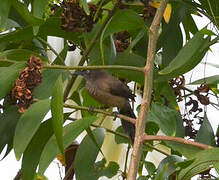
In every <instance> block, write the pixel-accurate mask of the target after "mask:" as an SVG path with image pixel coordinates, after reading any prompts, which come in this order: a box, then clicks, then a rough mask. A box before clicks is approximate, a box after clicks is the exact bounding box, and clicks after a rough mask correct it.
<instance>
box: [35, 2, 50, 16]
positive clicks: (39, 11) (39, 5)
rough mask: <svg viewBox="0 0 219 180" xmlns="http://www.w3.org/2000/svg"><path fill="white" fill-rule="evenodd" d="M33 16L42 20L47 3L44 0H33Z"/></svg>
mask: <svg viewBox="0 0 219 180" xmlns="http://www.w3.org/2000/svg"><path fill="white" fill-rule="evenodd" d="M32 4H33V15H34V16H35V17H37V18H40V19H42V18H43V15H44V13H45V11H46V7H47V5H48V1H45V0H34V1H33V3H32Z"/></svg>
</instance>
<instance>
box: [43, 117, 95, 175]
mask: <svg viewBox="0 0 219 180" xmlns="http://www.w3.org/2000/svg"><path fill="white" fill-rule="evenodd" d="M96 119H97V118H96V117H95V116H93V117H88V118H83V119H80V120H77V121H75V122H73V123H70V124H68V125H66V126H65V127H64V129H63V134H64V136H63V140H64V148H67V147H68V146H69V145H70V144H72V143H73V141H74V140H75V139H76V138H77V137H78V135H80V134H81V133H82V132H83V131H84V130H85V129H87V128H88V127H89V126H90V125H91V124H92V123H93V122H94V121H95V120H96ZM59 153H60V151H59V148H58V145H57V142H56V139H55V136H52V137H51V138H50V140H49V141H48V143H47V144H46V146H45V147H44V149H43V152H42V155H41V158H40V162H39V173H40V174H43V173H44V171H45V170H46V168H47V167H48V166H49V164H50V162H51V161H52V160H53V159H54V158H55V157H56V156H57V155H58V154H59Z"/></svg>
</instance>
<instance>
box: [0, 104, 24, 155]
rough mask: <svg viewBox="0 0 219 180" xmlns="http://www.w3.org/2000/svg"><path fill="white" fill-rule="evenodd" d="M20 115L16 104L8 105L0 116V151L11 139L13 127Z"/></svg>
mask: <svg viewBox="0 0 219 180" xmlns="http://www.w3.org/2000/svg"><path fill="white" fill-rule="evenodd" d="M20 115H21V114H20V113H19V112H18V108H17V107H16V106H9V107H8V108H6V109H5V110H4V112H3V114H2V115H1V116H0V124H1V126H0V137H1V138H0V153H1V152H2V150H3V148H4V147H5V145H6V144H9V143H10V142H12V141H13V137H14V131H15V127H16V125H17V122H18V119H19V117H20Z"/></svg>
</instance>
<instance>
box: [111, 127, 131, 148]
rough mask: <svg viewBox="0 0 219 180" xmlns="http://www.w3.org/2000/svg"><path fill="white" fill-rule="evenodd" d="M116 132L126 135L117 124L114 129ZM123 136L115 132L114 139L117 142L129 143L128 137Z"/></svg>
mask: <svg viewBox="0 0 219 180" xmlns="http://www.w3.org/2000/svg"><path fill="white" fill-rule="evenodd" d="M116 133H119V134H121V135H123V136H126V135H125V132H124V129H123V127H122V126H119V127H118V128H117V129H116ZM123 136H119V135H117V134H115V141H116V143H117V144H122V143H125V144H129V143H130V141H129V139H128V137H127V136H126V138H125V137H123Z"/></svg>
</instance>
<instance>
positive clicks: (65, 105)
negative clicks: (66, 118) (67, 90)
mask: <svg viewBox="0 0 219 180" xmlns="http://www.w3.org/2000/svg"><path fill="white" fill-rule="evenodd" d="M64 107H66V108H73V109H78V110H85V111H92V112H97V113H102V114H105V115H107V116H112V117H115V116H116V117H118V118H120V119H123V120H125V121H128V122H131V123H133V124H135V121H136V120H135V119H134V118H131V117H128V116H125V115H122V114H115V113H114V112H107V111H103V110H101V109H97V108H92V109H91V108H89V107H84V106H76V105H70V104H64Z"/></svg>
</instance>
